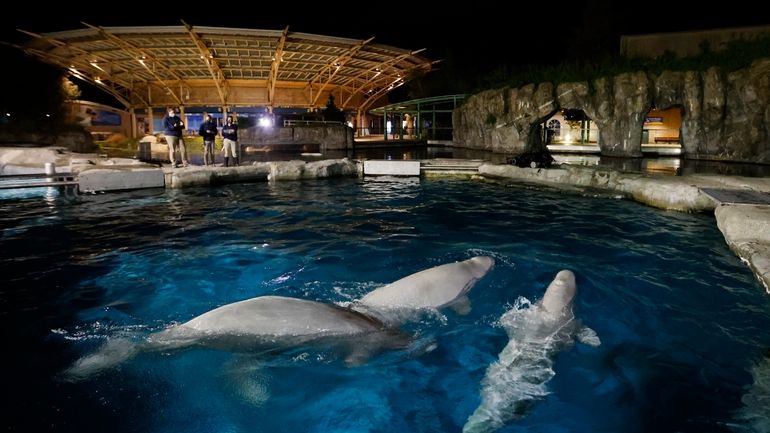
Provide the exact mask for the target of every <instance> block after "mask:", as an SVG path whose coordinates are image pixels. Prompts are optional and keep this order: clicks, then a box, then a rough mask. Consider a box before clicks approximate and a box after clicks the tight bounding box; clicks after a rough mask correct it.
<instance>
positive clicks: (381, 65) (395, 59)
mask: <svg viewBox="0 0 770 433" xmlns="http://www.w3.org/2000/svg"><path fill="white" fill-rule="evenodd" d="M423 51H425V48H422V49H419V50H416V51H412V52H409V53H404V54H401V55H399V56H396V57H393V58H391V59H388V60H386V61H384V62H381V63H379V64H378V65H376V66H372V67H371V68H369V69H368V70H366V71H364V72H361V73H360V74H358V75H356V76H355V77H351V78H349V79H348V80H347V81H345V82H344V83H342V84H343V85H347V84H348V83H350V82H352V81H353V80H357V79H359V78H361V77H364V76H366V74H369V73H374V75H373V76H372V77H370V78H369V79H367V80H366V81H364V82H363V83H362V84H361V85H360V86H358V87H357V88H356V90H355V91H354V92H353V93H351V94H350V96H348V99H346V100H345V102H343V103H342V106H343V107H344V106H346V105H347V104H348V102H350V100H351V99H352V98H353V96H355V95H356V93H359V92H361V91H362V90H363V89H364V87H366V86H367V85H371V84H372V83H374V82H375V81H377V79H378V77H379V76H380V75H382V73H383V72H382V69H384V68H385V67H386V66H390V65H392V64H394V63H396V62H399V61H401V60H403V59H405V58H407V57H409V56H412V55H416V54H419V53H421V52H423ZM380 79H381V78H380Z"/></svg>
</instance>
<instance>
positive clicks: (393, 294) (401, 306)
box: [353, 256, 495, 323]
mask: <svg viewBox="0 0 770 433" xmlns="http://www.w3.org/2000/svg"><path fill="white" fill-rule="evenodd" d="M494 264H495V261H494V259H493V258H491V257H488V256H476V257H472V258H470V259H468V260H463V261H460V262H454V263H446V264H443V265H439V266H434V267H432V268H430V269H425V270H423V271H420V272H417V273H415V274H412V275H409V276H407V277H404V278H402V279H400V280H398V281H395V282H393V283H390V284H388V285H385V286H382V287H380V288H378V289H376V290H373V291H371V292H370V293H368V294H367V295H366V296H364V297H362V298H361V299H359V300H358V301H356V302H355V303H354V305H353V308H354V309H356V310H358V311H362V312H365V313H367V314H370V315H375V316H377V317H379V318H381V319H382V320H385V321H387V322H390V323H392V322H396V323H398V322H401V321H404V320H408V319H410V318H411V316H412V315H413V313H414V312H415V311H420V310H425V309H438V308H443V307H451V308H453V309H454V310H456V311H457V312H458V313H460V314H467V313H468V312H469V311H470V302H469V301H468V297H467V296H466V295H467V293H468V291H469V290H470V289H471V288H472V287H473V286H474V285H475V284H476V282H477V281H478V280H480V279H481V278H482V277H484V276H485V275H486V274H487V273H488V272H489V271H490V270H491V269H492V267H493V266H494Z"/></svg>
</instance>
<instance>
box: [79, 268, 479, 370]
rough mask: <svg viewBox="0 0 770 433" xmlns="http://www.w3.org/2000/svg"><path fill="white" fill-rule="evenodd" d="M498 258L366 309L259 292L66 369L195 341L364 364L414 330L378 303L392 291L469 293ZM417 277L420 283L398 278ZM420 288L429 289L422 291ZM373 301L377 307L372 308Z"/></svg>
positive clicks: (416, 299)
mask: <svg viewBox="0 0 770 433" xmlns="http://www.w3.org/2000/svg"><path fill="white" fill-rule="evenodd" d="M468 263H470V264H471V265H468ZM479 263H481V264H485V266H481V265H479ZM491 263H493V260H492V259H490V258H487V257H474V258H472V259H469V260H466V261H464V262H458V263H451V264H448V265H441V266H436V267H434V268H431V269H427V270H424V271H421V272H418V273H416V274H414V275H411V276H408V277H406V278H403V279H401V280H399V281H397V282H395V283H393V284H389V285H386V286H384V287H381V288H379V289H376V290H374V291H373V292H371V293H370V294H369V295H366V296H364V298H362V300H361V301H362V303H361V305H363V306H364V307H365V308H363V309H358V308H352V305H351V308H347V307H342V306H338V305H335V304H325V303H321V302H315V301H310V300H303V299H296V298H288V297H282V296H260V297H256V298H251V299H247V300H243V301H238V302H234V303H231V304H227V305H223V306H221V307H218V308H215V309H213V310H211V311H208V312H206V313H203V314H201V315H199V316H197V317H195V318H193V319H191V320H189V321H187V322H185V323H182V324H179V325H175V326H171V327H169V328H167V329H165V330H163V331H160V332H156V333H153V334H151V335H149V336H147V337H146V338H144V339H142V340H141V341H138V342H137V341H132V340H128V339H124V338H116V339H108V340H107V342H106V343H105V344H104V345H103V346H102V347H101V348H100V349H99V350H98V351H97V352H95V353H93V354H90V355H87V356H85V357H83V358H81V359H79V360H78V361H76V362H75V364H74V365H73V366H72V367H70V368H69V369H68V370H66V371H65V377H66V378H67V379H70V380H78V379H83V378H86V377H88V376H91V375H94V374H97V373H99V372H101V371H104V370H105V369H108V368H111V367H114V366H116V365H118V364H120V363H121V362H123V361H125V360H127V359H129V358H131V357H132V356H134V355H136V354H137V353H140V352H148V351H171V350H177V349H183V348H188V347H196V346H199V347H208V348H214V349H221V350H228V351H233V352H244V353H257V354H260V353H266V352H275V351H281V350H286V349H291V348H296V347H304V346H311V345H318V347H329V348H332V349H337V350H339V351H341V352H343V353H345V362H346V363H347V364H348V365H356V364H360V363H362V362H364V361H366V359H368V357H369V356H370V355H371V354H372V353H376V352H379V351H382V350H386V349H403V348H406V347H407V346H408V345H409V343H410V342H411V340H410V337H409V336H407V335H406V334H405V333H403V332H402V331H400V330H399V329H398V325H399V324H400V323H401V322H400V321H399V320H400V319H397V318H392V319H389V320H388V321H384V320H383V319H382V317H386V316H387V311H386V310H380V309H379V307H380V306H382V305H384V303H382V302H379V301H378V300H382V299H387V300H388V303H387V304H388V305H396V306H398V307H403V308H407V307H408V308H413V309H420V308H441V307H443V306H445V305H451V304H452V303H453V302H454V301H455V300H456V299H457V298H459V297H464V296H465V294H466V293H467V291H468V290H469V289H470V287H471V286H472V285H473V284H474V283H475V282H476V281H477V280H478V279H479V278H481V277H482V276H483V275H484V274H485V273H486V272H487V271H488V270H489V269H490V268H491ZM486 265H488V266H486ZM482 268H484V269H483V270H482ZM460 269H462V270H464V271H459V270H460ZM447 276H449V277H451V278H447ZM413 277H414V278H413ZM431 277H432V278H434V280H433V282H431ZM410 279H412V280H411V281H413V282H414V284H410V285H403V286H402V285H399V284H398V283H400V282H402V281H410ZM455 279H456V281H453V280H455ZM450 280H452V281H450ZM399 290H401V291H402V292H403V295H404V297H403V299H401V298H399V296H398V293H397V292H398V291H399ZM415 291H421V292H426V293H427V294H424V295H422V296H418V295H416V293H415ZM367 296H373V297H372V298H371V299H374V300H375V301H374V302H372V303H371V304H370V303H368V302H363V300H365V299H367ZM353 304H357V303H356V302H354V303H353ZM369 309H371V311H367V310H369ZM367 312H371V313H372V314H367ZM375 313H376V314H375Z"/></svg>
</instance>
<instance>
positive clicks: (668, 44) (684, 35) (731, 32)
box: [620, 26, 770, 58]
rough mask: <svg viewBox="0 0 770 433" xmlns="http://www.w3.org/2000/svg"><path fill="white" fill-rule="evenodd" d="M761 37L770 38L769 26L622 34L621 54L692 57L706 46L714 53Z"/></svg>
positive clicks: (631, 55) (653, 56)
mask: <svg viewBox="0 0 770 433" xmlns="http://www.w3.org/2000/svg"><path fill="white" fill-rule="evenodd" d="M762 38H770V26H755V27H735V28H726V29H714V30H696V31H691V32H672V33H651V34H645V35H623V36H621V37H620V54H621V55H623V56H626V57H651V58H655V57H660V56H661V55H663V54H664V53H665V52H667V51H669V52H671V53H673V54H675V55H676V56H677V57H690V56H697V55H698V54H701V53H702V52H703V49H704V48H706V47H707V48H708V49H709V50H711V51H720V50H723V49H725V48H727V46H728V45H729V43H730V42H734V41H737V40H744V41H751V40H757V39H762Z"/></svg>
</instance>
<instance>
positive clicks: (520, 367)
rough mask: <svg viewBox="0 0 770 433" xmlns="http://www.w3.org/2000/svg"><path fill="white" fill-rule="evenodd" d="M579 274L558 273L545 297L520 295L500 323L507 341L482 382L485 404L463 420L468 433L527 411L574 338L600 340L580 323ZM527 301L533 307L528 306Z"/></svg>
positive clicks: (493, 427)
mask: <svg viewBox="0 0 770 433" xmlns="http://www.w3.org/2000/svg"><path fill="white" fill-rule="evenodd" d="M576 290H577V288H576V285H575V275H574V274H573V273H572V272H571V271H568V270H562V271H560V272H559V273H558V274H556V278H554V280H553V281H552V282H551V284H550V285H549V286H548V288H547V289H546V291H545V294H544V295H543V299H541V300H540V301H539V302H537V303H536V304H534V305H529V302H528V301H526V299H523V298H519V300H518V301H517V303H516V305H515V306H514V307H513V308H511V309H510V310H508V311H507V312H505V313H504V314H503V315H502V316H501V317H500V320H499V323H500V324H501V325H502V326H503V328H505V331H506V333H507V334H508V337H509V341H508V344H507V345H506V346H505V348H503V350H502V351H501V352H500V354H499V356H498V359H497V361H495V362H493V363H492V364H491V365H490V366H489V367H488V368H487V371H486V374H485V376H484V379H483V380H482V382H481V404H480V405H479V407H478V408H476V410H475V411H474V412H473V414H472V415H471V416H470V417H469V418H468V421H467V422H466V423H465V426H463V432H464V433H482V432H491V431H494V430H496V429H498V428H500V427H502V426H503V425H504V424H505V423H506V422H508V421H510V420H512V419H515V418H519V417H522V416H524V415H526V413H527V411H528V409H529V407H530V406H531V405H532V404H533V403H534V402H535V401H536V400H538V399H541V398H543V397H545V396H546V395H547V394H548V389H547V388H546V384H547V383H548V381H549V380H551V379H552V378H553V377H554V375H556V372H554V370H553V362H554V361H553V358H554V357H555V356H556V354H557V353H558V352H560V351H561V350H563V349H566V348H568V347H571V345H572V344H573V341H574V340H575V339H577V340H578V341H580V342H582V343H585V344H588V345H591V346H598V345H599V344H601V342H600V340H599V338H598V337H597V336H596V333H595V332H594V331H593V330H591V329H590V328H586V327H584V326H582V325H581V324H580V322H579V321H578V320H577V319H576V318H575V314H574V312H573V308H572V307H573V301H574V298H575V293H576ZM527 305H529V308H524V307H526V306H527Z"/></svg>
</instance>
